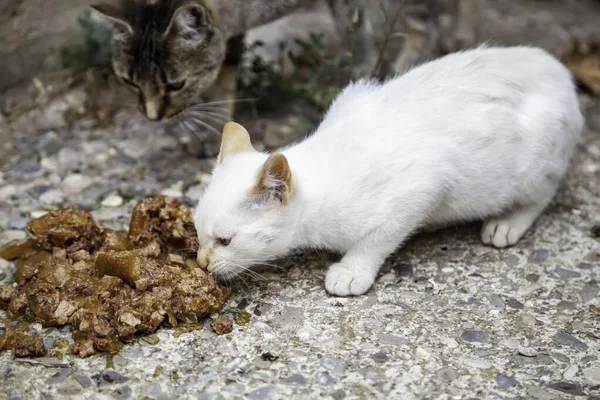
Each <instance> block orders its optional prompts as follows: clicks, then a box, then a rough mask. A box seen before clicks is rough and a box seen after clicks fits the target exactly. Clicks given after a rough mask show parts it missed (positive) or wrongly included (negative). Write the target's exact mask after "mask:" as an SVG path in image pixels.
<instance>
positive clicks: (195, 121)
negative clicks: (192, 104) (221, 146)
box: [188, 117, 221, 137]
mask: <svg viewBox="0 0 600 400" xmlns="http://www.w3.org/2000/svg"><path fill="white" fill-rule="evenodd" d="M188 121H190V122H191V123H192V124H194V125H196V126H202V127H204V128H206V129H208V130H209V131H211V132H213V133H214V134H216V135H220V134H221V132H219V131H218V130H217V129H216V128H215V127H214V126H212V125H210V124H209V123H207V122H204V121H202V120H201V119H199V118H195V117H194V118H190V119H188ZM196 134H197V136H198V137H200V135H198V133H197V132H196Z"/></svg>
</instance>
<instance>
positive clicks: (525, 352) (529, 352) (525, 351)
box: [519, 347, 538, 357]
mask: <svg viewBox="0 0 600 400" xmlns="http://www.w3.org/2000/svg"><path fill="white" fill-rule="evenodd" d="M519 354H520V355H522V356H525V357H535V356H537V355H538V352H537V350H536V349H534V348H532V347H519Z"/></svg>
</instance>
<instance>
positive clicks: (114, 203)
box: [101, 194, 123, 207]
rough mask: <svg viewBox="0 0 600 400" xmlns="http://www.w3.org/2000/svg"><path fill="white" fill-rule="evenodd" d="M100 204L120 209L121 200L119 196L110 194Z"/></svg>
mask: <svg viewBox="0 0 600 400" xmlns="http://www.w3.org/2000/svg"><path fill="white" fill-rule="evenodd" d="M101 204H102V205H103V206H104V207H120V206H122V205H123V198H122V197H121V196H119V195H116V194H112V195H110V196H108V197H106V198H105V199H104V200H102V203H101Z"/></svg>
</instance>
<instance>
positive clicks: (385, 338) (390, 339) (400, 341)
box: [377, 333, 408, 346]
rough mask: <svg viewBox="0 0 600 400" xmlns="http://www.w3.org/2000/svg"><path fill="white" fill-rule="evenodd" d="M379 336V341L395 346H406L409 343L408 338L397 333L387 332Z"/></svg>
mask: <svg viewBox="0 0 600 400" xmlns="http://www.w3.org/2000/svg"><path fill="white" fill-rule="evenodd" d="M377 338H378V339H379V341H380V342H381V343H384V344H390V345H393V346H404V345H407V344H408V340H407V339H405V338H403V337H400V336H396V335H390V334H387V333H384V334H381V335H379V336H377Z"/></svg>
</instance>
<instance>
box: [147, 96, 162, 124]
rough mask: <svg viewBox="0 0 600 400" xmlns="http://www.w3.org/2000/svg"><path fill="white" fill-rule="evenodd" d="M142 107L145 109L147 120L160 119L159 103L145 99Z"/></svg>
mask: <svg viewBox="0 0 600 400" xmlns="http://www.w3.org/2000/svg"><path fill="white" fill-rule="evenodd" d="M144 108H145V109H146V117H148V119H149V120H151V121H158V120H160V119H162V113H161V110H160V109H161V107H160V104H158V103H156V102H154V101H147V102H146V104H145V107H144Z"/></svg>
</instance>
